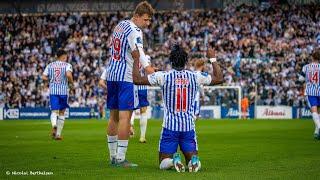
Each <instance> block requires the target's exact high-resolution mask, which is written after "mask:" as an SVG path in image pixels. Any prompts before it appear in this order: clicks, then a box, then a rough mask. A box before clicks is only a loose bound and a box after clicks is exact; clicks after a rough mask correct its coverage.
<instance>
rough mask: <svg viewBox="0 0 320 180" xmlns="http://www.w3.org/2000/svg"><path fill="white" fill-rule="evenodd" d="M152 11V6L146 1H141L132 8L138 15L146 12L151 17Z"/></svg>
mask: <svg viewBox="0 0 320 180" xmlns="http://www.w3.org/2000/svg"><path fill="white" fill-rule="evenodd" d="M154 12H155V11H154V9H153V8H152V6H151V4H150V3H148V2H147V1H142V2H140V3H139V4H138V5H137V6H136V9H135V10H134V13H133V14H134V15H139V16H143V15H144V14H147V15H149V16H150V17H152V16H153V14H154Z"/></svg>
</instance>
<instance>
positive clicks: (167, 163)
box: [160, 158, 173, 170]
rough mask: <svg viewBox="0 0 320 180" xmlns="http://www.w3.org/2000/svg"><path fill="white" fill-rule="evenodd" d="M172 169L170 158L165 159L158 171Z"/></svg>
mask: <svg viewBox="0 0 320 180" xmlns="http://www.w3.org/2000/svg"><path fill="white" fill-rule="evenodd" d="M172 167H173V159H171V158H165V159H163V160H162V161H161V163H160V169H164V170H167V169H171V168H172Z"/></svg>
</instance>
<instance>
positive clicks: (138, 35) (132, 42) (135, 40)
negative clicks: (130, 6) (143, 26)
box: [128, 27, 143, 49]
mask: <svg viewBox="0 0 320 180" xmlns="http://www.w3.org/2000/svg"><path fill="white" fill-rule="evenodd" d="M132 29H133V30H132V32H131V33H130V34H129V36H128V43H129V46H130V49H136V45H137V46H138V47H139V48H141V49H143V39H142V31H141V30H140V29H139V28H137V27H133V28H132Z"/></svg>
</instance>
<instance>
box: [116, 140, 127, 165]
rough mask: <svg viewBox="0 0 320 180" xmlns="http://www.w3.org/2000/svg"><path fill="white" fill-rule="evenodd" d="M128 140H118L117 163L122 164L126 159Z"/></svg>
mask: <svg viewBox="0 0 320 180" xmlns="http://www.w3.org/2000/svg"><path fill="white" fill-rule="evenodd" d="M128 142H129V140H118V151H117V161H118V162H122V161H124V160H125V159H126V153H127V149H128Z"/></svg>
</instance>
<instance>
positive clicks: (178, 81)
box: [175, 78, 189, 85]
mask: <svg viewBox="0 0 320 180" xmlns="http://www.w3.org/2000/svg"><path fill="white" fill-rule="evenodd" d="M175 83H176V84H178V85H188V84H189V79H183V78H177V79H176V80H175Z"/></svg>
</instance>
